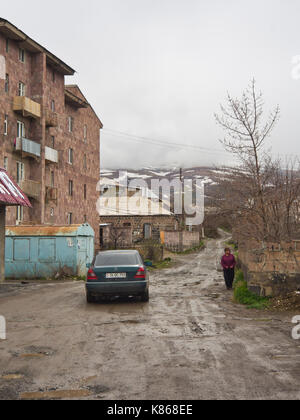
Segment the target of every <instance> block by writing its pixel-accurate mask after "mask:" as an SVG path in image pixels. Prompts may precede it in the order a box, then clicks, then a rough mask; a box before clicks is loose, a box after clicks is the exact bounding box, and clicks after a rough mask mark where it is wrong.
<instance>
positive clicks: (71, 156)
mask: <svg viewBox="0 0 300 420" xmlns="http://www.w3.org/2000/svg"><path fill="white" fill-rule="evenodd" d="M68 163H69V164H70V165H73V149H69V152H68Z"/></svg>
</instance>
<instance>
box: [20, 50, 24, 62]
mask: <svg viewBox="0 0 300 420" xmlns="http://www.w3.org/2000/svg"><path fill="white" fill-rule="evenodd" d="M19 60H20V61H21V63H25V50H24V49H23V48H19Z"/></svg>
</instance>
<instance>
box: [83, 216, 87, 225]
mask: <svg viewBox="0 0 300 420" xmlns="http://www.w3.org/2000/svg"><path fill="white" fill-rule="evenodd" d="M83 223H87V216H86V214H85V215H84V216H83Z"/></svg>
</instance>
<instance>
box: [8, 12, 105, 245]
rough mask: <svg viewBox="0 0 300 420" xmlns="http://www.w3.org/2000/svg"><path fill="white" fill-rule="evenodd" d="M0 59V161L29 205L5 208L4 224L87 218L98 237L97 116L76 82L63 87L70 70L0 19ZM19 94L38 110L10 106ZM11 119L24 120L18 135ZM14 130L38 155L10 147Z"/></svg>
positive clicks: (59, 222) (56, 222) (99, 125)
mask: <svg viewBox="0 0 300 420" xmlns="http://www.w3.org/2000/svg"><path fill="white" fill-rule="evenodd" d="M0 58H1V63H4V69H3V68H2V71H1V73H2V74H0V118H1V125H0V127H1V131H0V141H1V143H0V166H5V167H6V168H7V171H8V173H9V174H10V175H11V176H12V177H13V178H14V179H15V180H16V181H18V183H19V185H20V186H22V187H23V190H24V192H25V193H26V194H27V195H28V196H29V199H30V201H31V204H32V205H33V208H32V209H23V214H22V213H21V212H20V211H18V212H17V211H16V209H15V208H10V209H8V211H7V224H9V225H15V224H42V225H44V224H46V225H48V224H49V225H65V224H68V223H72V224H80V223H84V222H88V223H90V225H91V226H92V227H93V229H94V230H95V235H96V241H97V242H98V238H99V215H98V213H97V211H96V202H97V199H98V194H97V191H96V187H97V183H98V182H99V177H100V129H101V128H102V123H101V121H100V120H99V118H98V117H97V115H96V114H95V112H94V110H93V109H92V107H91V106H90V105H89V104H88V102H87V101H86V99H85V97H84V96H83V94H82V93H81V91H80V89H79V88H78V87H77V86H73V85H72V86H65V76H66V75H69V76H70V75H73V74H74V70H73V69H71V68H70V67H69V66H67V65H66V64H65V63H64V62H63V61H61V60H60V59H58V58H57V57H55V56H53V54H51V53H50V52H48V51H47V50H45V49H44V48H43V47H41V46H40V45H39V44H37V43H35V41H33V40H32V39H30V38H28V37H27V36H26V35H25V34H23V33H22V32H21V31H20V30H19V29H17V28H16V27H14V26H13V25H12V24H10V23H9V22H7V21H4V20H2V19H0ZM3 70H4V71H3ZM6 75H8V76H6ZM20 82H21V83H22V84H23V85H22V86H24V88H23V89H24V91H23V92H20ZM20 95H21V96H25V98H28V99H29V100H31V101H33V102H32V105H33V107H36V105H37V104H38V105H37V106H38V107H39V108H40V115H37V114H35V115H34V114H31V113H30V112H29V113H28V112H27V111H28V110H27V109H23V110H21V111H20V110H18V111H17V112H16V111H15V104H14V101H15V98H16V97H18V96H20ZM5 120H6V121H7V125H6V122H5ZM70 121H71V122H70ZM18 122H19V127H20V125H21V124H23V126H24V132H23V133H22V134H20V128H19V133H18ZM4 127H7V129H6V128H5V129H4ZM19 137H24V138H25V139H28V140H30V141H31V142H33V143H32V144H33V146H34V147H35V148H36V146H38V147H40V156H37V155H36V154H34V153H33V154H31V153H27V151H26V153H25V152H24V150H23V146H22V150H20V147H19V150H17V149H18V147H17V146H16V142H17V138H19ZM69 150H72V152H71V151H69ZM49 153H50V159H49ZM70 157H71V159H70ZM17 167H18V168H19V177H18V175H17ZM20 168H22V169H20ZM20 172H22V173H21V174H20ZM20 177H21V178H22V179H21V180H20ZM17 178H19V179H17ZM70 189H71V190H72V191H70ZM70 192H71V193H72V194H70ZM17 214H18V220H17Z"/></svg>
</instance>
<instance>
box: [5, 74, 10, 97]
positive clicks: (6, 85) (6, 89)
mask: <svg viewBox="0 0 300 420" xmlns="http://www.w3.org/2000/svg"><path fill="white" fill-rule="evenodd" d="M4 91H5V93H8V92H9V75H8V74H6V75H5V85H4Z"/></svg>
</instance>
